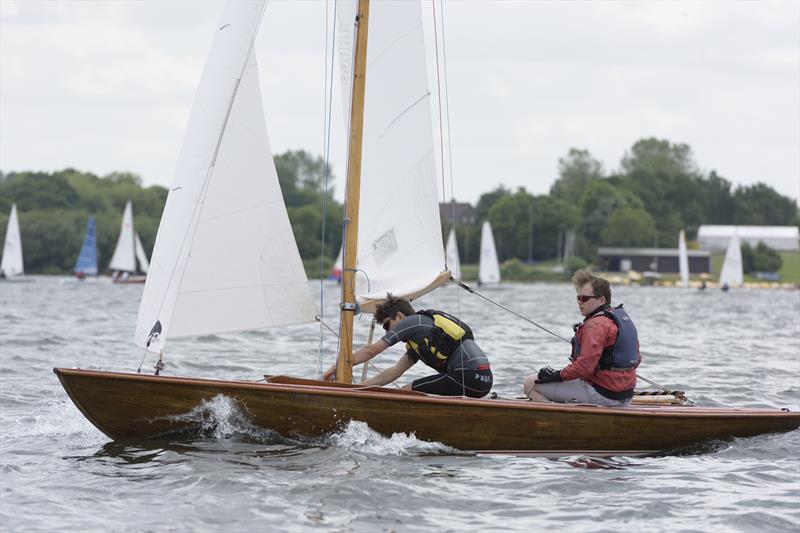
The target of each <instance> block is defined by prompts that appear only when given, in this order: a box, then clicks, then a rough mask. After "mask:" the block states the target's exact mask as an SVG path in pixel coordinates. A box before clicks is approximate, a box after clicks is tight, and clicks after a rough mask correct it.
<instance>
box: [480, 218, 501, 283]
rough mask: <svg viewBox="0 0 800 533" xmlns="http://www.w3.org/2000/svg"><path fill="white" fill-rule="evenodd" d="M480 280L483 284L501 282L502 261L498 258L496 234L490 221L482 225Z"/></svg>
mask: <svg viewBox="0 0 800 533" xmlns="http://www.w3.org/2000/svg"><path fill="white" fill-rule="evenodd" d="M478 282H479V283H480V284H481V285H492V284H495V283H500V263H499V261H498V260H497V248H496V247H495V245H494V234H493V233H492V225H491V224H489V221H488V220H486V221H484V223H483V225H482V226H481V258H480V264H479V265H478Z"/></svg>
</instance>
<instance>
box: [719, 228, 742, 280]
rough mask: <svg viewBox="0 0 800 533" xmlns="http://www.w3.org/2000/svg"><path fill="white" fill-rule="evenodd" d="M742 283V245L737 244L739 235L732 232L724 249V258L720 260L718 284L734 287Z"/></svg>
mask: <svg viewBox="0 0 800 533" xmlns="http://www.w3.org/2000/svg"><path fill="white" fill-rule="evenodd" d="M742 283H744V266H743V265H742V247H741V245H740V244H739V236H738V235H737V234H736V233H734V234H733V237H731V240H730V241H729V242H728V249H727V250H726V251H725V260H724V261H723V262H722V270H721V271H720V273H719V284H720V285H727V286H729V287H736V286H739V285H741V284H742Z"/></svg>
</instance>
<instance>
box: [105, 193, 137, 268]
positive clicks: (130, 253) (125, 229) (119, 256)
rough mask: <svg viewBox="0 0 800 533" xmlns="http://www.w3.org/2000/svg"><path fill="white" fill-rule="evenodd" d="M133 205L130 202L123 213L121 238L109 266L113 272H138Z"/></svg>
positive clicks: (120, 227)
mask: <svg viewBox="0 0 800 533" xmlns="http://www.w3.org/2000/svg"><path fill="white" fill-rule="evenodd" d="M133 238H134V237H133V204H132V203H131V202H130V201H128V202H127V203H126V204H125V211H123V212H122V223H121V224H120V226H119V238H118V239H117V246H116V248H114V255H112V256H111V262H110V263H109V264H108V266H109V268H110V269H111V270H115V271H118V272H136V255H135V253H134V249H133V247H134V244H133Z"/></svg>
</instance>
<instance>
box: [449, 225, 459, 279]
mask: <svg viewBox="0 0 800 533" xmlns="http://www.w3.org/2000/svg"><path fill="white" fill-rule="evenodd" d="M445 253H446V254H447V268H449V269H450V272H451V273H452V274H453V277H454V278H455V279H459V280H460V279H461V259H460V257H459V255H458V239H456V230H455V229H454V228H451V229H450V234H449V235H448V236H447V248H446V251H445Z"/></svg>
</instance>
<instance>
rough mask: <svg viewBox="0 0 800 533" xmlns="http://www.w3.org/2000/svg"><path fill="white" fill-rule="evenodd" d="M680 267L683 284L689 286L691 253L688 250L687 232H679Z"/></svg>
mask: <svg viewBox="0 0 800 533" xmlns="http://www.w3.org/2000/svg"><path fill="white" fill-rule="evenodd" d="M678 268H679V270H680V273H681V285H683V287H688V286H689V254H688V253H687V251H686V232H684V231H683V230H681V232H680V233H679V234H678Z"/></svg>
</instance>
